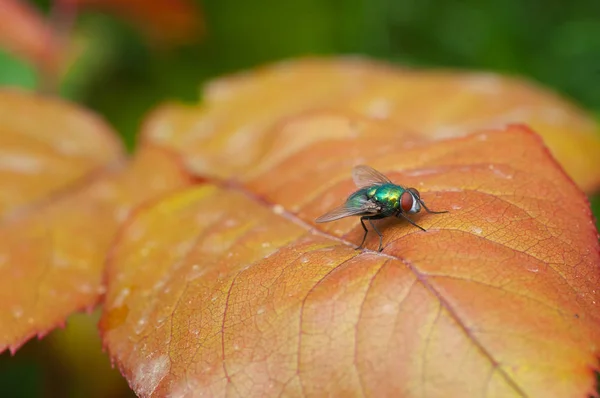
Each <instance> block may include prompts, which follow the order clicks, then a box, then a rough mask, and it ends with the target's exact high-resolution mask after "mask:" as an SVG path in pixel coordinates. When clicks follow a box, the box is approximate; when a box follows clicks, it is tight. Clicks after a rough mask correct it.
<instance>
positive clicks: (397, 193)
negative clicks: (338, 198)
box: [346, 184, 406, 216]
mask: <svg viewBox="0 0 600 398" xmlns="http://www.w3.org/2000/svg"><path fill="white" fill-rule="evenodd" d="M405 191H406V189H404V188H402V187H401V186H399V185H395V184H381V185H372V186H370V187H366V188H363V189H359V190H358V191H356V192H354V193H353V194H352V195H350V196H349V197H348V200H347V202H346V203H347V204H348V205H350V206H353V205H354V206H359V205H360V204H361V203H363V202H364V200H365V199H367V200H370V201H374V202H376V203H377V204H378V205H380V206H381V215H384V216H391V215H393V214H395V213H397V212H398V210H399V209H400V206H401V202H400V198H401V197H402V194H403V193H404V192H405Z"/></svg>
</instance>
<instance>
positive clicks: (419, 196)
mask: <svg viewBox="0 0 600 398" xmlns="http://www.w3.org/2000/svg"><path fill="white" fill-rule="evenodd" d="M408 190H409V191H410V192H412V194H413V195H415V198H417V199H421V194H420V193H419V191H417V190H416V189H415V188H408Z"/></svg>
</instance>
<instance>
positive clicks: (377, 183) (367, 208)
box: [316, 165, 448, 251]
mask: <svg viewBox="0 0 600 398" xmlns="http://www.w3.org/2000/svg"><path fill="white" fill-rule="evenodd" d="M352 178H353V180H354V183H355V184H356V186H357V187H358V188H359V189H358V191H356V192H354V193H352V194H351V195H350V196H349V197H348V199H347V200H346V203H344V204H343V205H341V206H340V207H337V208H335V209H333V210H331V211H329V212H327V213H326V214H324V215H322V216H321V217H319V218H317V219H316V222H318V223H324V222H329V221H334V220H339V219H340V218H344V217H349V216H360V223H361V224H362V227H363V229H364V230H365V234H364V236H363V240H362V242H361V243H360V245H359V246H358V247H357V249H360V248H362V246H363V244H364V243H365V240H366V239H367V234H368V233H369V231H368V230H367V226H366V225H365V221H364V220H368V221H369V224H371V227H373V229H374V230H375V232H377V235H379V251H382V250H383V246H382V245H383V235H382V234H381V232H379V230H378V229H377V227H376V226H375V224H373V221H372V220H378V219H381V218H386V217H398V218H400V217H402V218H404V219H406V220H407V221H408V222H410V223H411V224H412V225H414V226H415V227H418V228H421V229H422V230H423V231H425V229H424V228H422V227H421V226H419V225H417V224H416V223H415V222H414V221H412V220H411V219H410V218H408V217H407V216H406V215H407V214H416V213H418V212H420V211H421V206H422V207H423V208H424V209H425V210H426V211H427V212H428V213H433V214H440V213H447V212H448V211H432V210H429V209H428V208H427V206H426V205H425V202H423V200H422V199H421V195H420V194H419V191H417V190H416V189H415V188H405V187H403V186H401V185H397V184H394V183H393V182H391V181H390V180H389V179H388V178H387V177H386V176H384V175H383V174H381V173H380V172H378V171H377V170H375V169H373V168H371V167H369V166H365V165H361V166H356V167H355V168H354V169H353V170H352Z"/></svg>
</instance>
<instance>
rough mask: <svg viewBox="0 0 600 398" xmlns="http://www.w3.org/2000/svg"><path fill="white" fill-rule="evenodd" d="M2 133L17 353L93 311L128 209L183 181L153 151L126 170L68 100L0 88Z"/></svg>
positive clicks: (0, 302) (6, 304) (8, 330)
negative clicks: (34, 338)
mask: <svg viewBox="0 0 600 398" xmlns="http://www.w3.org/2000/svg"><path fill="white" fill-rule="evenodd" d="M0 131H1V133H0V187H1V189H0V192H1V194H0V270H2V278H0V352H2V351H4V350H5V349H6V348H9V349H10V350H11V351H12V352H14V351H16V349H17V348H18V347H19V346H20V345H21V344H23V343H24V342H25V341H26V340H28V339H29V338H31V337H32V336H34V335H38V336H42V335H44V334H46V333H47V332H48V331H50V330H51V329H53V328H54V327H56V326H58V325H60V324H62V323H64V320H65V319H66V317H67V316H68V315H69V314H71V313H72V312H73V311H76V310H81V309H91V308H93V306H94V304H95V303H96V302H97V300H98V297H99V295H100V294H102V293H103V286H102V283H101V282H102V272H103V268H104V260H105V258H106V253H107V251H108V248H109V246H110V243H111V242H112V240H113V239H114V238H115V234H116V231H117V228H118V227H119V225H120V224H121V222H122V221H123V220H125V219H126V217H127V214H128V212H129V211H130V210H131V209H132V208H133V207H134V206H135V205H137V204H139V203H142V202H143V201H145V200H146V199H149V198H153V197H154V196H155V195H160V194H162V193H164V192H168V191H169V190H171V189H173V188H177V187H181V186H184V185H186V184H187V183H188V182H189V179H188V177H187V176H186V175H185V174H184V173H183V172H182V170H181V167H180V166H179V165H178V164H177V162H176V161H174V159H173V156H172V155H169V154H167V153H165V152H164V151H163V150H161V149H156V148H151V147H146V148H144V150H143V151H140V153H138V154H137V156H136V157H135V159H133V160H132V162H131V164H129V165H128V167H127V168H125V167H124V166H125V165H126V164H125V162H124V160H123V159H122V151H121V147H120V145H119V144H117V141H116V138H115V136H114V135H113V133H112V131H111V130H110V129H109V128H108V127H107V126H106V125H105V124H104V123H103V122H102V121H101V120H99V119H98V118H97V117H96V116H93V115H91V114H90V113H88V112H84V111H82V110H80V109H79V108H77V107H75V106H73V105H70V104H68V103H66V102H62V101H58V100H54V99H50V98H43V97H38V96H35V95H32V94H24V93H17V92H2V93H1V94H0Z"/></svg>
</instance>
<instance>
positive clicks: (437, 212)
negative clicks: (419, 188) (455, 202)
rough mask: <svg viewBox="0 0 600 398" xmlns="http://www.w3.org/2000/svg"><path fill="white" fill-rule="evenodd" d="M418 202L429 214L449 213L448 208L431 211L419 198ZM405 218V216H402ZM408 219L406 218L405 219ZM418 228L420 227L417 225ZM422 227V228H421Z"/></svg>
mask: <svg viewBox="0 0 600 398" xmlns="http://www.w3.org/2000/svg"><path fill="white" fill-rule="evenodd" d="M419 203H420V204H421V206H423V207H424V208H425V210H427V213H431V214H442V213H449V211H448V210H443V211H433V210H429V208H428V207H427V206H425V202H423V201H422V200H421V199H419ZM404 218H406V217H404ZM407 220H408V219H407ZM409 221H410V220H409ZM419 228H420V227H419ZM421 229H423V228H421Z"/></svg>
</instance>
